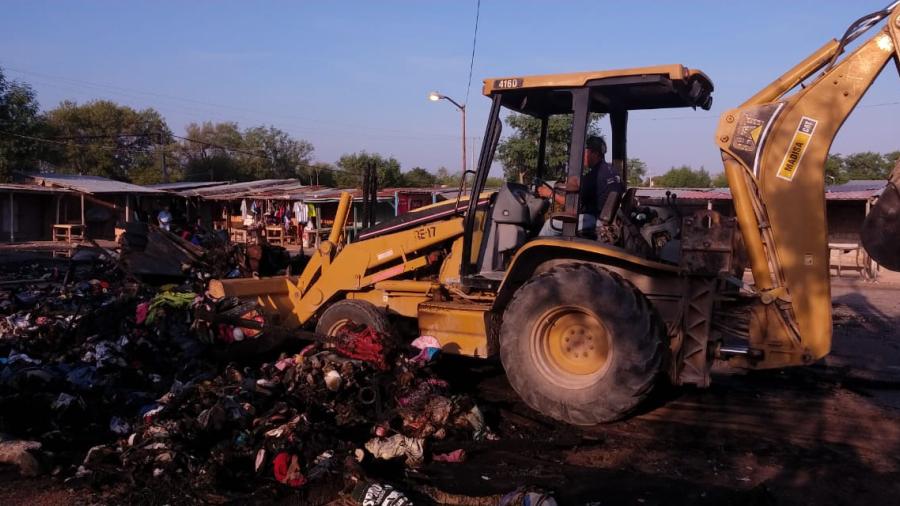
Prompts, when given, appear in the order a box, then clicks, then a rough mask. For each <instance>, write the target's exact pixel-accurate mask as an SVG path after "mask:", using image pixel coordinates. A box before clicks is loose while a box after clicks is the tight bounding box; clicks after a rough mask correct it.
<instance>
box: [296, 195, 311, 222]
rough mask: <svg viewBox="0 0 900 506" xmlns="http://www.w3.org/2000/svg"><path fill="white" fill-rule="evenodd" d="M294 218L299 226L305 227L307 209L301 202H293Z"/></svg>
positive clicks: (307, 219) (307, 215)
mask: <svg viewBox="0 0 900 506" xmlns="http://www.w3.org/2000/svg"><path fill="white" fill-rule="evenodd" d="M294 218H295V219H296V220H297V223H299V224H301V225H306V222H307V221H309V209H308V208H307V207H306V204H304V203H303V201H300V200H298V201H296V202H294Z"/></svg>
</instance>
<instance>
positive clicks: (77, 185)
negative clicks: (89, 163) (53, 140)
mask: <svg viewBox="0 0 900 506" xmlns="http://www.w3.org/2000/svg"><path fill="white" fill-rule="evenodd" d="M29 177H31V178H32V179H34V180H35V182H36V183H37V184H39V185H42V186H55V187H59V188H68V189H70V190H75V191H77V192H81V193H90V194H100V193H159V194H162V193H165V192H163V191H161V190H156V189H154V188H147V187H145V186H138V185H136V184H131V183H123V182H122V181H115V180H112V179H108V178H105V177H100V176H75V175H70V174H33V175H30V176H29Z"/></svg>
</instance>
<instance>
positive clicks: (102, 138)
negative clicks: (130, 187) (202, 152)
mask: <svg viewBox="0 0 900 506" xmlns="http://www.w3.org/2000/svg"><path fill="white" fill-rule="evenodd" d="M47 124H48V131H49V132H51V133H52V135H53V136H54V137H56V138H57V139H61V144H60V145H58V147H57V148H56V150H57V154H58V166H59V169H58V170H59V171H60V172H69V173H77V174H89V175H96V176H104V177H109V178H112V179H117V180H121V181H130V180H131V179H132V178H133V177H134V176H135V175H138V174H140V175H141V179H142V182H149V181H148V180H151V181H152V180H156V181H159V180H161V178H162V171H161V165H160V157H161V155H162V149H160V148H159V147H158V146H159V144H160V143H161V144H163V145H165V144H168V143H169V142H171V140H172V133H171V131H170V130H169V127H168V126H167V125H166V121H165V120H164V119H163V117H162V116H161V115H160V114H159V112H157V111H156V110H154V109H150V108H148V109H143V110H140V111H136V110H134V109H132V108H131V107H128V106H124V105H119V104H116V103H115V102H111V101H109V100H95V101H92V102H87V103H85V104H81V105H79V104H78V103H76V102H74V101H64V102H62V103H60V104H59V106H58V107H56V108H55V109H52V110H50V111H49V112H48V113H47ZM150 174H156V176H157V177H149V175H150Z"/></svg>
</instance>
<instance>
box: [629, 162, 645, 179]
mask: <svg viewBox="0 0 900 506" xmlns="http://www.w3.org/2000/svg"><path fill="white" fill-rule="evenodd" d="M646 177H647V164H646V163H644V161H643V160H641V159H640V158H629V159H628V186H642V185H643V184H644V178H646Z"/></svg>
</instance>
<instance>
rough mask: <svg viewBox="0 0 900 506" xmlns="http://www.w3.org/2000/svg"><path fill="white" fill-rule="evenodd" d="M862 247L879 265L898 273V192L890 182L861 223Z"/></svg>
mask: <svg viewBox="0 0 900 506" xmlns="http://www.w3.org/2000/svg"><path fill="white" fill-rule="evenodd" d="M860 235H861V236H862V243H863V247H865V248H866V251H867V252H868V253H869V255H870V256H871V257H872V258H873V259H874V260H875V261H876V262H878V263H879V264H881V265H882V266H884V267H885V268H887V269H890V270H892V271H900V191H898V190H897V186H896V184H895V182H894V181H893V178H892V181H891V182H889V183H888V185H887V186H886V187H885V188H884V191H883V192H882V193H881V197H879V198H878V201H877V202H876V203H875V205H874V206H873V207H872V209H871V210H870V211H869V214H868V216H866V219H865V221H864V222H863V226H862V231H861V234H860Z"/></svg>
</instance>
